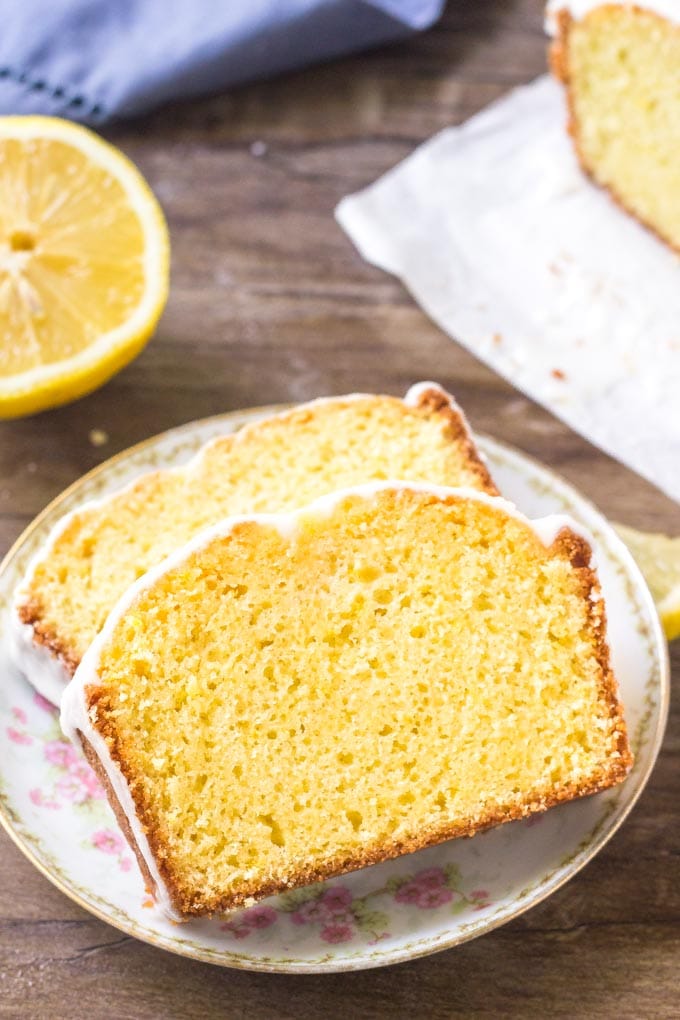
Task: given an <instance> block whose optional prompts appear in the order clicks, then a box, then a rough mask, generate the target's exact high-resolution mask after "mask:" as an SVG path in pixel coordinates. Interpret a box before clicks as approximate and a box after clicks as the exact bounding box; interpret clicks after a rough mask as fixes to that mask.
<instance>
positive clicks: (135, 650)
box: [73, 487, 631, 916]
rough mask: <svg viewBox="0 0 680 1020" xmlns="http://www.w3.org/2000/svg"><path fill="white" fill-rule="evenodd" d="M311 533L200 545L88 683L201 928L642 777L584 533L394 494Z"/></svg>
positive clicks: (164, 865) (414, 493) (246, 527)
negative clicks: (546, 534)
mask: <svg viewBox="0 0 680 1020" xmlns="http://www.w3.org/2000/svg"><path fill="white" fill-rule="evenodd" d="M291 519H293V518H290V517H287V518H284V521H287V522H289V523H290V521H291ZM294 520H295V521H296V524H295V527H294V528H292V529H291V527H290V526H289V527H288V528H284V529H281V528H280V527H279V526H277V525H276V523H274V522H273V520H272V519H266V520H264V521H263V520H261V521H259V522H257V521H244V522H240V523H237V524H236V525H235V526H234V527H233V530H231V531H230V532H226V533H224V534H219V535H217V536H213V537H212V538H211V539H210V540H209V542H208V544H207V545H205V546H204V547H203V548H201V549H196V548H194V549H193V551H191V552H189V553H188V554H187V556H186V557H185V558H182V559H181V562H179V564H178V565H177V564H175V565H174V566H171V567H169V568H168V569H167V570H166V571H165V572H164V573H162V574H161V575H160V576H159V577H157V578H156V579H155V580H153V581H151V582H150V583H149V585H148V586H146V587H144V588H142V590H141V591H139V592H138V593H137V595H136V596H135V598H134V600H133V601H132V603H131V604H130V605H128V607H127V609H126V610H125V611H123V613H122V615H119V616H118V617H117V618H116V617H115V616H114V617H113V618H112V621H111V622H110V624H109V626H108V627H107V630H106V631H105V633H104V634H103V635H102V636H101V638H100V639H99V642H98V646H97V650H96V657H95V658H94V659H93V660H92V661H90V657H88V660H86V663H85V664H84V666H83V667H82V668H83V670H84V669H85V666H87V667H88V670H89V672H88V673H87V676H86V680H87V684H86V687H85V697H86V702H87V708H88V713H89V718H90V720H91V721H92V724H93V725H94V727H95V728H96V730H97V731H98V732H99V733H100V735H101V736H103V738H104V739H105V741H106V744H107V746H108V748H109V750H110V753H111V756H112V758H113V761H114V762H115V763H116V764H117V765H118V767H119V768H120V769H121V771H122V773H123V775H124V776H125V777H126V779H127V782H128V785H129V788H130V791H131V794H132V797H133V799H134V802H135V805H136V811H137V817H138V820H139V822H140V823H141V825H142V827H143V829H144V831H145V832H146V835H147V838H148V840H149V843H150V846H151V848H152V851H153V854H154V858H155V861H156V864H157V866H158V869H159V871H160V874H161V875H162V877H163V881H164V882H165V884H166V886H167V889H168V891H169V893H170V896H171V899H172V901H173V902H174V904H175V905H176V907H177V908H178V910H179V911H180V912H181V913H183V914H184V915H186V916H191V915H200V914H210V913H213V912H222V911H225V910H228V909H231V908H233V907H237V906H239V905H242V904H244V903H245V902H246V901H248V900H250V899H251V898H254V899H259V898H261V897H262V896H265V895H268V894H270V893H274V892H279V891H283V890H285V889H288V888H292V887H295V886H299V885H304V884H307V883H309V882H311V881H314V880H319V879H322V878H325V877H329V876H332V875H337V874H340V873H342V872H344V871H347V870H351V869H354V868H359V867H362V866H364V865H366V864H371V863H374V862H377V861H380V860H384V859H387V858H389V857H394V856H396V855H399V854H402V853H406V852H410V851H413V850H417V849H419V848H421V847H425V846H428V845H432V844H434V843H437V842H440V841H442V840H444V839H448V838H451V837H454V836H461V835H472V834H473V833H475V832H477V831H479V830H480V829H483V828H485V827H487V826H489V825H492V824H498V823H500V822H504V821H509V820H512V819H516V818H521V817H523V816H526V815H528V814H530V813H532V812H535V811H541V810H544V809H545V808H547V807H549V806H551V805H553V804H556V803H558V802H560V801H563V800H568V799H570V798H572V797H575V796H578V795H582V794H587V793H592V792H595V791H597V790H600V789H604V788H605V787H607V786H611V785H612V784H614V783H616V782H618V781H620V780H621V779H622V778H623V777H624V776H625V774H626V772H627V771H628V769H629V767H630V764H631V756H630V751H629V749H628V743H627V739H626V731H625V724H624V721H623V717H622V710H621V706H620V704H619V702H618V699H617V693H616V682H615V680H614V677H613V675H612V671H611V667H610V663H609V654H608V648H607V644H606V638H605V616H604V606H603V602H602V600H601V598H599V587H598V582H597V578H596V575H595V574H594V573H593V571H592V570H591V568H590V566H589V561H590V550H589V547H588V545H587V543H586V542H585V541H584V540H583V539H582V538H580V537H579V536H578V535H576V534H575V533H573V532H571V531H570V530H569V529H566V528H565V529H563V530H562V531H561V532H560V533H559V535H558V537H557V538H556V540H555V542H554V543H553V545H552V547H551V548H550V549H546V547H545V546H544V545H543V543H542V542H541V541H540V540H539V538H538V537H537V535H536V533H535V532H534V531H533V530H532V528H531V527H530V526H529V525H528V523H526V522H525V521H524V520H522V519H518V518H516V517H514V516H512V515H511V514H509V513H508V512H507V510H506V509H504V507H503V505H501V506H500V507H499V505H498V504H497V503H496V502H495V501H491V502H490V503H489V502H482V501H480V500H476V499H473V498H471V497H464V496H462V495H461V494H455V493H454V494H447V495H446V496H442V494H441V493H440V494H439V495H435V494H433V493H428V492H426V491H418V490H416V489H409V488H394V487H388V488H384V489H382V490H380V491H378V492H377V493H376V494H375V495H373V496H372V497H371V498H367V497H366V496H365V495H361V496H360V495H358V494H356V493H355V494H352V493H349V494H344V495H342V496H341V497H340V501H339V502H338V503H337V504H336V505H335V506H334V507H333V508H332V509H331V510H330V511H329V510H328V509H327V508H326V510H325V511H324V512H323V513H320V512H318V511H314V510H313V509H310V510H307V511H302V512H301V513H299V514H297V515H295V518H294ZM92 670H94V671H93V672H92ZM79 679H80V677H79V676H76V679H75V680H74V681H73V682H74V683H76V684H77V683H78V682H79Z"/></svg>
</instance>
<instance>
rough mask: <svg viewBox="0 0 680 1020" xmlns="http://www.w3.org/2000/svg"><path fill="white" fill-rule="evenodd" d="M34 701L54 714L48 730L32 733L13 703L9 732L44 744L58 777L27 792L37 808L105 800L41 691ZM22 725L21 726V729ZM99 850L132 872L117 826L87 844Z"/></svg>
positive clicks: (24, 741)
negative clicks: (65, 735)
mask: <svg viewBox="0 0 680 1020" xmlns="http://www.w3.org/2000/svg"><path fill="white" fill-rule="evenodd" d="M33 703H34V704H35V705H36V706H37V707H38V708H40V709H41V710H42V711H44V712H46V713H47V714H48V715H49V716H51V725H50V727H49V729H48V730H47V731H45V732H41V733H35V732H34V733H33V734H31V733H29V732H28V730H27V729H26V727H27V726H28V722H29V720H28V714H27V712H26V711H25V709H23V708H21V707H19V706H13V707H12V709H11V713H12V717H13V719H14V720H15V723H16V725H15V726H8V727H7V735H8V737H9V739H10V740H11V741H12V742H13V743H15V744H22V745H27V746H28V745H30V744H33V742H34V740H35V741H39V742H41V743H42V745H43V748H42V755H43V759H44V761H45V762H46V763H47V765H48V766H49V771H50V772H51V773H52V774H53V775H54V774H55V773H56V778H54V779H53V781H52V783H51V786H50V785H48V784H44V786H43V787H42V788H41V787H33V788H32V789H30V790H29V791H28V798H29V800H30V802H31V804H33V805H34V806H35V807H37V808H41V809H47V810H51V811H54V810H59V809H60V808H62V807H64V806H65V805H73V806H74V807H75V808H78V809H80V808H91V807H94V806H95V805H96V804H100V803H101V802H103V801H104V800H105V799H106V794H105V792H104V789H103V787H102V786H101V784H100V782H99V780H98V779H97V777H96V775H95V774H94V772H93V771H92V769H91V768H90V766H89V765H88V764H87V762H86V761H85V760H84V759H83V758H82V756H81V755H80V754H79V752H78V751H77V750H76V748H75V747H74V746H73V745H72V744H70V743H69V742H68V741H67V740H64V738H63V736H61V734H60V733H59V728H58V724H57V714H58V713H57V710H56V709H55V707H54V706H53V705H51V704H50V702H49V701H46V699H45V698H43V697H42V695H40V694H34V695H33ZM19 727H21V728H19ZM88 845H90V846H91V847H93V848H96V849H97V850H99V851H101V852H103V853H107V854H110V855H112V856H115V857H117V860H118V865H119V867H120V869H121V871H130V870H131V868H132V858H131V857H130V856H129V855H128V854H127V845H126V843H125V840H124V839H123V837H122V835H121V834H120V833H119V832H118V831H117V830H115V829H99V830H97V831H96V832H94V833H93V835H92V837H91V841H90V843H89V844H88Z"/></svg>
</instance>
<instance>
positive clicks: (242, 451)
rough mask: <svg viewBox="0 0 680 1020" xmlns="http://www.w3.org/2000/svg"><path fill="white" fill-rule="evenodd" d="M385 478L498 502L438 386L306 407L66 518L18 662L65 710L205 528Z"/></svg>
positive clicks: (28, 610)
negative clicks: (159, 578) (149, 573)
mask: <svg viewBox="0 0 680 1020" xmlns="http://www.w3.org/2000/svg"><path fill="white" fill-rule="evenodd" d="M386 478H406V479H414V480H415V481H433V482H435V483H438V484H441V485H469V486H472V487H473V488H478V489H480V490H482V491H484V492H490V493H495V492H496V491H497V490H496V489H495V487H494V485H493V482H492V480H491V478H490V476H489V473H488V471H487V469H486V467H485V465H484V463H483V461H482V459H481V457H480V456H479V454H478V452H477V450H476V448H475V445H474V442H473V440H472V437H471V434H470V431H469V428H468V426H467V423H466V420H465V417H464V415H463V413H462V411H461V410H460V408H459V407H458V406H457V404H456V403H455V401H454V400H453V398H452V397H451V396H450V395H449V394H448V393H446V392H445V391H444V390H442V389H441V388H440V387H439V386H437V385H436V384H434V383H419V384H418V385H417V386H414V387H412V388H411V390H409V392H408V394H407V395H406V397H405V399H403V400H400V399H397V398H396V397H389V396H374V395H365V394H355V395H352V396H349V397H337V398H329V399H322V400H317V401H313V402H312V403H309V404H303V405H300V406H298V407H296V408H295V409H293V410H290V411H287V412H285V413H283V414H278V415H275V416H273V417H270V418H268V419H266V420H262V421H259V422H257V423H255V424H252V425H249V426H247V427H246V428H243V429H242V430H241V431H240V432H238V433H237V434H235V435H229V436H224V437H222V438H219V439H216V440H214V441H213V442H211V443H209V444H208V445H207V446H205V447H204V449H203V450H202V451H201V452H200V453H199V454H198V455H197V456H196V457H195V458H194V459H193V460H192V461H191V462H190V463H189V464H188V465H187V466H186V467H183V468H181V469H172V470H162V471H156V472H152V473H150V474H147V475H144V476H143V477H141V478H139V479H138V480H137V481H135V482H134V483H133V484H132V485H129V486H127V487H126V488H125V489H123V490H121V491H120V492H118V493H116V494H115V495H113V496H110V497H108V498H106V499H103V500H101V501H97V502H93V503H89V504H87V505H86V506H84V507H82V508H81V509H79V510H77V511H76V512H74V513H71V514H69V515H67V516H66V518H65V519H64V520H63V521H61V522H60V523H59V524H58V525H57V526H56V528H55V529H54V531H53V533H52V535H51V536H50V538H49V540H48V542H47V544H46V547H45V549H44V550H43V551H42V552H41V553H40V555H39V556H38V558H37V560H36V561H35V562H34V563H33V564H32V566H31V567H30V568H29V571H28V576H27V578H26V579H25V581H24V583H23V585H22V586H21V589H20V592H19V595H18V599H17V605H16V613H15V618H14V621H13V622H14V628H13V637H14V658H15V660H16V661H17V664H18V665H19V667H20V668H21V669H23V671H24V673H25V674H26V676H27V677H28V679H29V680H30V681H31V682H32V683H33V685H34V686H35V687H37V689H38V690H39V691H40V693H41V694H43V695H44V696H45V697H46V698H48V699H49V700H51V701H53V702H54V703H55V704H58V703H59V698H60V696H61V693H62V691H63V688H64V685H65V683H66V682H67V680H68V679H69V677H70V676H71V675H72V674H73V672H74V670H75V668H76V666H77V665H78V663H79V662H80V659H81V658H82V656H83V654H84V652H85V650H86V648H87V647H88V645H89V644H90V642H91V641H92V639H93V638H94V636H95V634H96V633H97V631H98V630H99V629H100V627H101V626H102V624H103V623H104V620H105V619H106V616H107V614H108V612H109V610H110V609H111V608H112V606H113V605H114V604H115V602H116V601H117V599H118V598H119V597H120V596H121V595H122V594H123V592H124V591H125V590H126V589H127V588H128V587H129V586H130V584H132V582H133V581H134V580H136V578H138V577H140V576H141V575H142V574H143V573H144V572H145V571H146V570H147V569H148V568H149V567H151V566H153V565H154V564H156V563H158V562H160V561H161V560H162V559H163V558H164V557H165V556H167V555H168V554H169V553H170V552H172V550H173V549H175V548H177V547H178V546H181V545H183V544H184V543H185V542H187V541H188V540H189V539H190V538H191V536H192V535H194V534H195V533H196V532H197V531H199V530H200V529H201V528H204V527H206V526H208V525H210V524H214V523H215V522H216V521H219V520H221V519H222V518H224V517H227V516H229V515H231V514H239V513H248V512H250V511H279V510H287V509H294V508H295V507H297V506H301V505H303V504H304V503H308V502H310V501H311V500H313V499H315V498H316V497H318V496H321V495H323V494H324V493H327V492H331V491H333V490H334V489H339V488H343V487H346V486H350V485H356V484H359V483H361V482H366V481H371V480H373V479H386Z"/></svg>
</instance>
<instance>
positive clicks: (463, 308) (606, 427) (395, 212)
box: [336, 76, 680, 501]
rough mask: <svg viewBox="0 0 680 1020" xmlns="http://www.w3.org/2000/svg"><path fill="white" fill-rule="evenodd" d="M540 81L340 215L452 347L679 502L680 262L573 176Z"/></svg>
mask: <svg viewBox="0 0 680 1020" xmlns="http://www.w3.org/2000/svg"><path fill="white" fill-rule="evenodd" d="M565 120H566V114H565V109H564V100H563V96H562V91H561V89H560V88H559V86H558V85H557V84H556V83H555V82H553V81H552V80H551V79H550V78H548V77H547V76H546V77H543V78H539V79H538V80H537V81H535V82H534V83H533V84H531V85H528V86H526V87H524V88H521V89H518V90H516V91H514V92H512V93H511V94H510V95H509V96H507V97H506V98H504V99H502V100H500V101H499V102H497V103H495V104H494V105H492V106H490V107H489V108H487V109H486V110H484V111H483V112H482V113H480V114H478V115H477V116H475V117H473V118H472V119H471V120H469V121H468V122H467V123H466V124H463V125H462V126H461V127H456V128H450V129H448V130H446V131H443V132H442V133H441V134H439V135H437V136H435V137H434V138H432V139H431V140H430V141H429V142H426V143H425V144H424V145H422V146H421V147H420V148H419V149H417V150H416V151H415V152H414V153H413V155H412V156H410V157H409V158H408V159H406V160H405V161H404V162H403V163H401V164H400V165H399V166H397V167H396V168H395V169H394V170H392V171H390V172H389V173H387V174H386V175H385V176H384V177H382V178H381V179H380V180H379V181H377V182H376V183H375V184H373V185H372V186H371V187H369V188H367V189H366V190H365V191H362V192H360V193H359V194H357V195H352V196H349V197H348V198H345V199H343V201H342V202H341V203H340V205H339V206H338V209H337V211H336V215H337V218H338V220H339V222H340V224H341V225H342V226H343V228H344V229H345V230H346V231H347V233H348V234H349V236H350V237H351V238H352V240H353V242H354V243H355V245H356V246H357V248H358V249H359V251H360V252H361V253H362V255H363V256H364V257H365V258H366V259H368V261H370V262H372V263H374V264H375V265H377V266H380V267H381V268H383V269H385V270H387V271H388V272H390V273H394V274H396V275H397V276H399V277H400V278H401V279H402V281H403V282H404V284H405V285H406V287H407V288H408V289H409V290H410V292H411V293H412V294H413V296H414V297H415V298H416V300H417V301H418V302H419V303H420V304H421V305H422V307H423V308H424V309H425V311H426V312H428V314H429V315H431V316H432V318H433V319H434V320H435V321H436V322H437V323H438V324H439V325H440V326H441V327H442V328H443V329H444V330H445V331H446V332H447V333H448V334H449V335H450V336H452V337H453V338H455V339H456V340H457V341H458V342H459V343H461V344H463V345H464V346H465V347H467V348H468V349H469V350H470V351H472V352H473V353H474V354H476V355H477V356H478V357H479V358H481V359H482V360H483V361H485V362H486V363H487V364H489V365H490V366H491V367H492V368H494V369H496V370H497V371H498V372H500V373H501V374H502V375H504V376H505V377H506V378H507V379H509V380H510V381H511V382H512V383H513V384H514V385H516V386H517V387H519V388H520V389H522V390H524V391H525V392H526V393H527V394H529V395H530V396H531V397H533V398H534V399H535V400H537V401H539V402H540V403H542V404H544V405H545V406H546V407H547V408H549V409H550V410H551V411H553V412H554V413H555V414H556V415H558V416H559V417H560V418H562V419H563V420H564V421H565V422H567V423H568V424H569V425H571V426H572V428H574V429H576V430H577V431H579V432H580V433H582V434H583V435H584V436H586V437H587V438H588V439H589V440H591V441H592V442H594V443H596V444H598V445H599V446H600V447H601V448H602V449H604V450H606V451H607V452H608V453H610V454H611V455H612V456H614V457H617V458H618V459H619V460H621V461H622V462H623V463H624V464H627V465H629V466H630V467H632V468H633V469H634V470H636V471H638V472H639V473H640V474H641V475H644V476H645V477H646V478H648V479H650V480H651V481H652V482H655V483H656V484H657V485H658V486H659V487H660V488H662V489H663V490H664V491H665V492H667V493H668V494H669V495H670V496H672V497H673V498H674V499H676V500H678V501H680V258H679V257H678V256H677V255H675V254H673V253H672V252H671V251H670V250H669V249H667V248H666V247H665V246H664V245H663V244H662V243H661V242H660V241H658V240H657V239H656V238H655V237H654V236H652V235H651V234H650V233H649V232H648V231H646V230H645V229H644V228H643V227H641V226H639V225H638V224H637V223H636V222H635V221H634V220H633V219H632V218H630V217H628V216H627V215H625V214H624V213H623V212H621V210H620V209H619V208H618V207H617V206H616V205H615V204H614V203H613V202H612V200H611V199H610V198H609V197H608V195H607V194H606V193H604V192H603V191H601V190H599V189H598V188H596V187H595V186H594V185H593V184H591V183H590V182H589V181H588V180H587V179H586V178H585V177H584V175H583V174H582V173H581V171H580V169H579V167H578V164H577V162H576V159H575V156H574V154H573V151H572V148H571V144H570V142H569V140H568V138H567V135H566V132H565Z"/></svg>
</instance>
